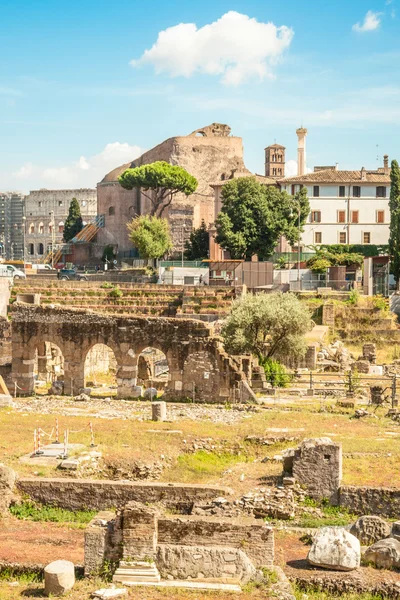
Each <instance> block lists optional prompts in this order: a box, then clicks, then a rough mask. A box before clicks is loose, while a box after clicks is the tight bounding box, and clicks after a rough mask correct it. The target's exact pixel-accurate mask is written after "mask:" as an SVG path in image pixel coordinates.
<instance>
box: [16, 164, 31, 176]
mask: <svg viewBox="0 0 400 600" xmlns="http://www.w3.org/2000/svg"><path fill="white" fill-rule="evenodd" d="M33 173H34V166H33V164H32V163H30V162H28V163H25V164H24V165H22V167H20V168H19V169H18V171H15V173H13V177H17V179H27V178H28V177H30V176H31V175H32V174H33Z"/></svg>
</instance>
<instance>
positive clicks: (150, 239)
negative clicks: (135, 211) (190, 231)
mask: <svg viewBox="0 0 400 600" xmlns="http://www.w3.org/2000/svg"><path fill="white" fill-rule="evenodd" d="M127 227H128V230H129V238H130V240H131V242H132V244H133V245H134V246H135V248H137V249H138V251H139V255H140V257H141V258H146V259H149V258H153V259H154V258H161V257H162V256H164V255H165V254H167V252H169V251H170V250H171V249H172V240H171V234H170V230H169V224H168V221H167V219H159V218H158V217H149V216H147V215H141V216H140V217H136V218H135V219H132V221H131V222H130V223H128V225H127Z"/></svg>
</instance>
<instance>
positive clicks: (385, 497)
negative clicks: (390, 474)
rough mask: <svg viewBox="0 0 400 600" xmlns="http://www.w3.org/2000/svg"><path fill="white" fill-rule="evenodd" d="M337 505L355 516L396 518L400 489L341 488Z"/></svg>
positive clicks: (399, 509)
mask: <svg viewBox="0 0 400 600" xmlns="http://www.w3.org/2000/svg"><path fill="white" fill-rule="evenodd" d="M339 504H340V506H343V507H344V508H347V509H348V510H349V511H350V512H352V513H355V514H356V515H379V516H382V517H387V518H398V517H399V515H400V489H390V488H372V487H355V486H342V487H341V488H340V492H339Z"/></svg>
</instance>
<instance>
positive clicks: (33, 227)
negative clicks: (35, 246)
mask: <svg viewBox="0 0 400 600" xmlns="http://www.w3.org/2000/svg"><path fill="white" fill-rule="evenodd" d="M29 233H31V234H32V233H35V225H34V224H33V223H31V224H30V225H29Z"/></svg>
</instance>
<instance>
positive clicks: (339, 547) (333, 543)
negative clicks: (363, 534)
mask: <svg viewBox="0 0 400 600" xmlns="http://www.w3.org/2000/svg"><path fill="white" fill-rule="evenodd" d="M360 558H361V547H360V542H359V541H358V539H357V538H356V537H355V536H354V535H352V534H351V533H349V532H348V531H346V530H345V529H343V528H342V527H323V528H322V529H320V530H319V531H318V533H317V535H316V536H315V538H314V540H313V543H312V546H311V548H310V551H309V553H308V556H307V560H308V562H309V563H311V564H312V565H314V566H316V567H322V568H323V569H332V570H335V571H353V570H354V569H357V568H358V567H359V566H360Z"/></svg>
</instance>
